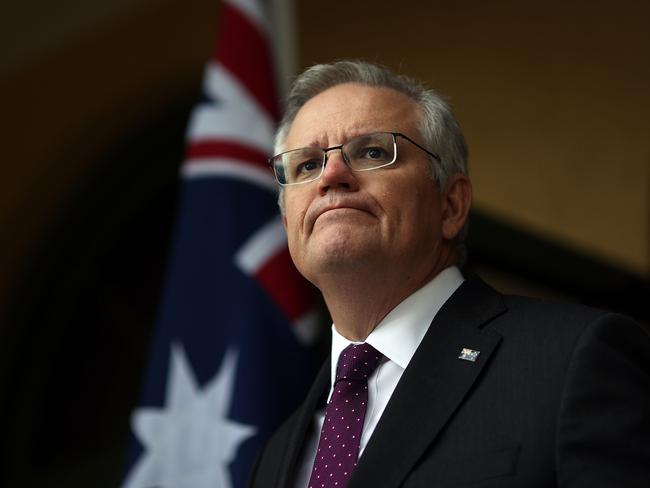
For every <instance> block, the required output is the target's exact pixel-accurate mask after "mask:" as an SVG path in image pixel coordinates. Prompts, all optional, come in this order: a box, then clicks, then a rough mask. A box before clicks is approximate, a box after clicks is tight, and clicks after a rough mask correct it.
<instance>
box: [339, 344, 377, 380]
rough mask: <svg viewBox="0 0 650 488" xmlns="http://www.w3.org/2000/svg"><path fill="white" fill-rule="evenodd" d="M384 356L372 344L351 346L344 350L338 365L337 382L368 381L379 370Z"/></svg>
mask: <svg viewBox="0 0 650 488" xmlns="http://www.w3.org/2000/svg"><path fill="white" fill-rule="evenodd" d="M381 357H382V354H381V353H380V352H379V351H377V350H376V349H375V348H374V347H372V346H371V345H370V344H365V343H364V344H350V345H349V346H348V347H346V348H345V349H343V352H342V353H341V355H340V356H339V362H338V364H337V365H336V381H339V380H341V379H346V380H367V379H368V376H370V375H371V374H372V372H373V371H374V370H375V369H376V368H377V365H378V364H379V360H380V359H381Z"/></svg>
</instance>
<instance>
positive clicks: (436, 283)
mask: <svg viewBox="0 0 650 488" xmlns="http://www.w3.org/2000/svg"><path fill="white" fill-rule="evenodd" d="M463 281H464V278H463V275H462V274H461V273H460V270H459V269H458V268H457V267H456V266H451V267H449V268H446V269H444V270H442V271H441V272H440V273H438V275H436V276H435V277H434V278H433V279H432V280H431V281H430V282H429V283H427V284H426V285H424V286H423V287H422V288H420V289H419V290H417V291H416V292H415V293H413V294H411V295H409V296H408V297H406V298H405V299H404V300H403V301H402V302H401V303H400V304H399V305H397V306H396V307H395V308H394V309H393V310H391V311H390V312H389V313H388V315H386V317H384V319H383V320H382V321H381V322H379V324H378V325H377V327H375V329H374V330H373V331H372V332H371V333H370V335H369V336H368V337H367V338H366V340H365V342H366V343H368V344H370V345H371V346H372V347H374V348H375V349H377V351H379V352H380V353H382V354H383V355H384V356H386V357H387V358H388V359H389V360H391V361H393V362H394V363H396V364H397V365H398V366H400V367H401V368H403V369H406V366H408V363H409V362H410V361H411V358H412V357H413V354H415V350H416V349H417V348H418V346H419V345H420V342H421V341H422V338H423V337H424V335H425V334H426V332H427V330H428V329H429V325H430V324H431V321H432V320H433V318H434V317H435V316H436V314H437V313H438V311H439V310H440V308H442V306H443V305H444V303H445V302H446V301H447V300H448V299H449V297H450V296H451V295H452V294H453V293H454V292H455V291H456V289H457V288H458V287H459V286H460V285H461V284H462V283H463ZM350 344H359V342H353V341H350V340H348V339H346V338H345V337H343V336H342V335H341V334H339V333H338V331H337V330H336V327H335V325H334V324H332V371H331V374H332V383H331V384H334V381H335V379H336V365H337V363H338V359H339V356H340V354H341V352H343V349H345V348H346V347H348V346H349V345H350Z"/></svg>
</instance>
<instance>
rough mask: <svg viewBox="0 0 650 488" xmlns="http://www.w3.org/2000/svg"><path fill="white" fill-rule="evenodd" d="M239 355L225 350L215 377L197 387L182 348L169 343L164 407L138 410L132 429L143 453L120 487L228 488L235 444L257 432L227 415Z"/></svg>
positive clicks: (233, 351) (134, 416) (236, 446)
mask: <svg viewBox="0 0 650 488" xmlns="http://www.w3.org/2000/svg"><path fill="white" fill-rule="evenodd" d="M237 355H238V353H237V351H235V350H233V349H229V350H228V351H227V352H226V354H225V355H224V359H223V361H222V363H221V367H220V369H219V371H218V373H217V374H216V376H215V377H214V378H213V379H212V380H210V381H209V382H208V383H207V384H206V385H204V387H203V388H200V387H199V385H197V382H196V379H195V378H194V374H193V372H192V370H191V366H190V364H189V362H188V360H187V356H186V354H185V351H184V350H183V347H182V346H181V345H180V344H173V345H172V350H171V355H170V365H169V376H168V379H167V392H166V398H165V404H166V405H165V407H164V408H153V407H144V408H138V409H137V410H135V412H134V414H133V419H132V422H133V426H132V428H133V431H134V432H135V434H136V436H137V437H138V440H139V441H140V442H141V443H142V444H143V445H144V452H143V453H142V455H141V456H140V458H139V459H138V461H137V462H136V464H135V465H134V466H133V468H132V470H131V472H130V473H129V476H128V478H127V480H126V481H125V483H124V485H123V488H151V487H162V488H214V487H220V488H230V487H231V486H232V481H231V479H230V472H229V470H228V467H229V464H230V463H231V462H232V461H233V460H234V458H235V454H236V452H237V449H238V448H239V446H240V445H241V444H242V443H243V442H244V441H245V440H246V439H248V438H250V437H252V436H254V435H255V433H256V429H255V427H253V426H250V425H244V424H240V423H237V422H234V421H232V420H229V419H228V418H227V417H226V416H227V414H228V412H229V410H230V403H231V401H232V396H233V386H234V378H235V370H236V364H237Z"/></svg>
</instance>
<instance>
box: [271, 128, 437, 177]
mask: <svg viewBox="0 0 650 488" xmlns="http://www.w3.org/2000/svg"><path fill="white" fill-rule="evenodd" d="M398 137H402V138H403V139H406V140H407V141H409V142H410V143H411V144H413V145H414V146H415V147H417V148H419V149H421V150H422V151H424V152H425V153H427V154H428V155H429V156H431V157H432V158H434V159H435V160H437V161H438V162H440V157H439V156H438V155H437V154H435V153H432V152H431V151H429V150H428V149H425V148H424V147H422V146H421V145H420V144H418V143H417V142H415V141H414V140H413V139H411V138H409V137H408V136H405V135H404V134H401V133H399V132H375V133H373V134H365V135H361V136H357V137H353V138H352V139H350V140H349V141H348V142H346V143H345V144H339V145H338V146H332V147H328V148H320V147H303V148H301V149H292V150H291V151H285V152H283V153H280V154H278V155H276V156H273V157H272V158H270V159H269V161H268V162H269V166H271V167H272V168H273V172H274V173H275V179H276V180H277V181H278V183H279V184H280V185H282V186H288V185H301V184H303V183H309V182H310V181H315V180H317V179H318V178H320V177H321V175H322V174H323V171H325V166H326V165H327V153H329V152H330V151H334V150H336V149H340V150H341V155H342V157H343V162H344V163H345V164H346V165H348V167H350V168H351V169H352V170H354V171H371V170H373V169H379V168H383V167H385V166H389V165H391V164H393V163H394V162H395V161H397V138H398Z"/></svg>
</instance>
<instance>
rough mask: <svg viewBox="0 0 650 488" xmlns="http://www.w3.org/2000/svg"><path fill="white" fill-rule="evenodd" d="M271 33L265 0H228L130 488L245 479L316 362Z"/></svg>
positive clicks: (233, 483)
mask: <svg viewBox="0 0 650 488" xmlns="http://www.w3.org/2000/svg"><path fill="white" fill-rule="evenodd" d="M269 32H270V29H269V26H268V24H267V22H266V16H265V13H264V10H263V5H262V2H261V1H257V0H227V1H225V2H223V4H222V7H221V15H220V25H219V28H218V35H217V43H216V50H215V55H214V58H213V60H212V61H211V62H210V63H209V64H208V66H207V68H206V71H205V76H204V88H203V90H204V93H203V99H202V101H201V102H200V103H199V104H198V106H197V107H196V108H195V110H194V112H193V115H192V117H191V121H190V125H189V128H188V136H187V139H188V146H187V157H186V161H185V163H184V164H183V166H182V169H181V176H182V180H181V185H182V189H181V201H180V211H179V214H178V220H177V223H176V229H175V241H174V248H173V251H172V255H171V258H170V262H169V264H168V270H167V282H166V286H165V291H164V296H163V300H162V305H161V309H160V317H159V323H158V324H157V329H156V334H155V338H154V342H153V344H152V350H151V356H150V361H149V364H148V369H147V372H146V376H145V381H144V387H143V391H142V396H141V400H140V406H139V407H138V408H136V409H135V410H134V412H133V416H132V432H133V439H132V442H131V446H130V451H129V459H128V468H127V469H128V472H127V475H126V478H125V480H124V482H123V487H124V488H152V487H161V488H178V487H182V488H185V487H187V488H189V487H192V488H203V487H205V488H208V487H210V488H228V487H243V486H244V485H245V482H246V478H247V474H248V470H249V468H250V466H251V464H252V462H253V460H254V457H255V455H256V454H257V452H258V451H259V449H260V448H261V447H262V445H263V443H264V441H265V440H266V439H267V438H268V436H269V435H270V434H271V432H272V431H273V430H274V429H275V427H277V425H278V424H279V422H280V421H281V420H282V419H283V418H285V417H286V416H287V415H288V414H289V413H290V412H291V411H292V410H293V409H294V408H295V407H296V406H297V404H298V402H299V401H300V400H301V399H302V398H303V396H304V394H305V391H306V389H307V387H308V385H309V383H310V382H311V380H312V377H313V373H314V372H315V369H314V368H315V366H316V364H315V362H316V361H315V358H314V354H313V350H312V348H311V347H310V344H312V342H313V340H314V338H315V332H316V314H315V311H314V309H313V294H312V290H311V288H310V287H309V286H308V284H307V283H306V282H305V281H304V280H303V279H302V277H301V276H300V275H299V274H298V272H297V271H296V269H295V268H294V266H293V263H292V262H291V259H290V257H289V253H288V249H287V243H286V235H285V233H284V229H283V226H282V221H281V218H280V216H279V214H278V209H277V205H276V191H275V182H274V179H273V175H272V174H271V172H270V171H269V170H268V168H267V167H266V158H267V156H268V155H269V154H270V153H271V152H272V144H273V134H274V128H275V124H276V122H277V116H278V114H277V107H276V103H277V99H276V95H275V90H274V72H273V63H272V61H271V56H270V52H271V51H270V49H269V43H268V40H267V38H268V33H269Z"/></svg>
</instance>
